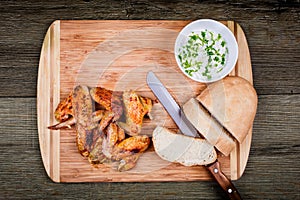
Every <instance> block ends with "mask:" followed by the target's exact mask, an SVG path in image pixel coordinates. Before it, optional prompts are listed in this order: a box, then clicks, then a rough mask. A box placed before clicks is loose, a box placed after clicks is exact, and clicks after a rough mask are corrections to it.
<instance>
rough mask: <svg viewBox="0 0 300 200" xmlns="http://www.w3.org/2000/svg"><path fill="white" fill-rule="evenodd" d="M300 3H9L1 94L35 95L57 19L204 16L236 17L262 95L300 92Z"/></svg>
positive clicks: (2, 19)
mask: <svg viewBox="0 0 300 200" xmlns="http://www.w3.org/2000/svg"><path fill="white" fill-rule="evenodd" d="M299 5H300V4H299V1H275V0H273V1H260V2H254V1H251V2H249V1H238V2H236V1H233V2H231V1H229V2H228V1H214V2H210V1H190V2H186V1H175V2H174V3H168V2H166V1H156V2H153V1H145V0H139V1H134V2H130V1H121V2H120V1H110V2H109V3H107V2H105V1H90V2H84V1H64V2H60V1H56V2H55V1H52V2H47V3H45V2H41V1H39V2H35V1H25V2H24V1H7V2H5V3H3V6H1V8H0V13H1V14H0V24H1V26H0V35H1V38H0V43H1V45H0V60H1V63H0V84H1V85H5V87H1V88H0V96H2V97H4V96H6V97H9V96H29V97H33V96H35V95H36V79H37V66H38V60H39V55H40V49H41V46H42V41H43V39H44V36H45V33H46V30H47V29H48V27H49V25H50V24H51V22H53V21H54V20H55V19H189V20H194V19H199V18H214V19H217V20H232V19H233V20H235V21H237V22H238V23H239V24H240V25H241V26H242V28H243V29H244V31H245V33H246V36H247V39H248V43H249V48H250V53H251V57H252V65H253V75H254V85H255V87H256V89H257V91H258V93H259V94H292V93H298V94H299V93H300V82H299V81H298V80H299V78H300V77H299V76H300V73H299V70H300V65H299V64H298V61H299V58H300V57H299V55H300V48H299V47H298V43H299V40H300V26H299V23H300V14H299V13H300V6H299ZM274 77H276V78H274ZM275 86H276V87H275Z"/></svg>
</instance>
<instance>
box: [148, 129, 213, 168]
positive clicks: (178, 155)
mask: <svg viewBox="0 0 300 200" xmlns="http://www.w3.org/2000/svg"><path fill="white" fill-rule="evenodd" d="M152 141H153V145H154V149H155V152H156V153H157V154H158V155H159V156H160V157H161V158H162V159H164V160H167V161H170V162H176V163H180V164H182V165H184V166H193V165H206V164H210V163H212V162H214V161H215V160H216V159H217V153H216V151H215V149H214V147H213V146H212V145H211V144H210V143H209V142H207V141H206V140H205V139H200V138H193V137H188V136H185V135H181V134H176V133H174V132H172V131H170V130H168V129H167V128H163V127H160V126H158V127H156V128H155V130H154V132H153V137H152Z"/></svg>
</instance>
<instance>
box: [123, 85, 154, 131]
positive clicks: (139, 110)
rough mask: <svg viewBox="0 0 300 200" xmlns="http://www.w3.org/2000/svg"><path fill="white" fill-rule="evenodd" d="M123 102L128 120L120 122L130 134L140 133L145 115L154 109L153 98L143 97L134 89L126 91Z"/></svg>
mask: <svg viewBox="0 0 300 200" xmlns="http://www.w3.org/2000/svg"><path fill="white" fill-rule="evenodd" d="M123 102H124V107H125V117H126V122H125V123H124V122H119V123H118V124H119V125H120V126H121V127H122V128H123V129H124V130H125V131H126V132H127V133H128V134H129V135H131V136H135V135H138V134H139V133H140V132H141V128H142V123H143V119H144V116H145V115H146V114H148V113H150V111H151V109H152V100H151V99H149V98H145V97H141V96H139V95H137V94H136V93H135V92H134V91H126V92H124V93H123Z"/></svg>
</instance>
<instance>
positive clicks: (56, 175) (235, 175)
mask: <svg viewBox="0 0 300 200" xmlns="http://www.w3.org/2000/svg"><path fill="white" fill-rule="evenodd" d="M64 21H65V20H64ZM105 21H106V20H105ZM149 21H151V20H149ZM171 21H172V20H171ZM173 21H187V22H189V21H190V20H173ZM222 22H224V23H234V24H235V27H240V25H239V24H238V23H236V22H234V21H222ZM59 25H60V20H56V21H54V22H53V23H52V24H51V26H50V27H49V29H48V31H47V34H46V36H45V40H46V37H47V35H51V34H50V32H53V33H55V34H54V35H57V36H58V38H59V35H60V33H59V30H60V28H59ZM242 32H243V31H242ZM53 33H52V34H53ZM243 36H244V37H245V35H244V33H243ZM48 37H50V36H48ZM56 38H57V37H56ZM50 40H51V38H50ZM58 41H59V39H58ZM246 42H247V40H246ZM44 45H45V41H44V43H43V47H42V52H43V50H44V49H45V48H46V47H44ZM56 45H57V44H56ZM58 46H59V42H58ZM246 46H247V51H248V54H249V48H248V45H247V43H246ZM42 52H41V58H42V55H43V53H42ZM58 54H59V51H58ZM49 56H51V55H49ZM249 59H250V54H249ZM58 60H59V56H58ZM249 62H250V71H251V80H249V81H250V82H251V83H252V68H251V61H250V60H249ZM42 67H43V65H41V61H40V65H39V80H38V96H37V97H38V99H37V100H38V101H37V103H38V106H37V109H39V106H40V105H41V102H40V101H41V99H40V98H39V97H40V96H39V95H40V94H41V91H40V90H41V86H40V81H41V80H40V74H41V72H40V70H41V68H42ZM49 67H50V66H49ZM52 67H53V66H52ZM58 69H59V62H58ZM234 70H235V71H238V70H236V68H235V69H234ZM56 72H57V71H56ZM247 80H248V79H247ZM57 84H58V85H57V86H58V87H56V89H57V88H58V89H59V70H58V82H57ZM58 91H60V90H58ZM52 92H53V90H52ZM57 93H58V94H57ZM57 93H52V94H53V95H54V96H53V98H52V101H56V100H58V101H59V99H60V98H59V92H57ZM54 97H55V98H54ZM57 103H58V102H57ZM51 105H52V107H53V105H57V104H55V103H53V102H52V104H51ZM54 109H55V108H52V109H51V110H54ZM40 116H41V114H40V113H39V111H38V129H39V140H40V149H41V154H42V159H43V164H44V166H45V170H46V172H47V174H48V176H49V177H50V178H51V179H52V180H53V181H54V182H61V179H60V165H59V162H60V160H59V145H60V144H59V131H51V132H50V131H49V130H48V133H46V132H47V131H45V132H43V131H41V127H40V124H41V122H40V120H39V119H40ZM50 118H51V119H49V123H46V124H52V122H54V121H53V119H52V118H53V115H51V116H50ZM51 120H52V121H51ZM50 133H51V136H49V135H50ZM249 134H250V143H248V144H250V145H249V148H248V149H247V148H246V149H247V152H246V154H247V157H246V158H244V159H243V160H244V161H245V163H243V164H242V165H241V166H239V169H238V170H237V171H234V170H231V173H230V177H231V179H232V180H237V179H239V178H240V177H241V176H242V174H243V173H244V170H245V168H246V165H247V161H248V156H249V153H250V146H251V137H252V131H251V130H250V131H249ZM41 135H42V136H41ZM57 136H58V137H57ZM43 137H44V138H46V137H48V138H47V140H49V141H50V140H51V141H52V142H55V143H56V145H57V144H58V146H57V148H58V149H56V150H57V152H56V153H57V156H56V157H55V156H54V155H53V153H52V154H51V155H50V156H49V155H48V156H49V157H46V156H45V147H42V146H43V145H41V144H42V143H43V141H42V138H43ZM51 147H52V148H53V145H52V146H51ZM51 147H48V148H51ZM48 151H49V150H48ZM48 153H49V152H48ZM243 155H245V154H243ZM239 156H240V155H239ZM47 159H48V161H47ZM49 162H50V163H49ZM52 162H54V165H53V163H52ZM230 162H231V161H230ZM230 168H231V167H230ZM203 180H205V181H206V179H203ZM207 180H210V179H207ZM156 181H158V180H154V181H153V180H150V181H146V182H156ZM159 181H164V180H159ZM166 181H168V180H166ZM182 181H195V180H182ZM201 181H202V180H201ZM95 182H97V181H95ZM112 182H120V181H112ZM121 182H122V181H121ZM124 182H129V181H124ZM143 182H145V181H143Z"/></svg>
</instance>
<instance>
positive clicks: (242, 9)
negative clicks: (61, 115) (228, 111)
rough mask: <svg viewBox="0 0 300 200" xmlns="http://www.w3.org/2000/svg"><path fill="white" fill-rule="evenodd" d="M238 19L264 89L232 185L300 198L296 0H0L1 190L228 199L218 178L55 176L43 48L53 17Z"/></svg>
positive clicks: (20, 195)
mask: <svg viewBox="0 0 300 200" xmlns="http://www.w3.org/2000/svg"><path fill="white" fill-rule="evenodd" d="M200 18H213V19H216V20H234V21H236V22H238V23H239V24H240V25H241V27H242V28H243V30H244V32H245V34H246V36H247V39H248V45H249V48H250V53H251V60H252V67H253V78H254V79H253V82H254V86H255V88H256V90H257V92H258V95H259V104H258V112H257V115H256V118H255V121H254V126H253V137H252V146H251V150H250V155H249V160H248V164H247V167H246V169H245V173H244V175H243V176H242V177H241V179H239V180H238V181H235V182H234V184H235V186H236V187H237V188H238V189H239V191H240V193H241V195H242V197H243V198H244V199H299V198H300V196H299V194H300V189H299V185H300V182H299V179H298V178H297V177H299V176H300V169H299V164H300V163H299V162H300V161H299V160H300V142H299V141H300V134H299V132H300V123H299V113H300V82H299V78H300V73H299V71H300V65H299V59H300V49H299V41H300V26H299V23H300V5H299V1H297V0H290V1H281V0H280V1H277V0H276V1H275V0H271V1H259V2H258V1H189V2H186V1H180V0H178V1H174V2H171V1H146V0H137V1H115V0H113V1H109V2H107V1H79V0H75V1H68V0H67V1H51V2H47V1H4V2H1V7H0V25H1V26H0V43H1V45H0V60H1V62H0V83H1V86H2V87H0V111H1V112H0V133H1V134H0V145H1V149H0V187H1V189H0V199H74V198H76V199H80V198H82V199H88V198H90V199H141V198H142V199H157V198H160V199H195V198H197V199H225V198H226V196H225V195H224V194H223V192H222V190H221V189H220V188H219V187H218V185H217V184H216V183H215V182H213V181H207V182H199V181H196V182H164V183H161V182H155V183H77V184H71V183H69V184H62V183H60V184H56V183H53V182H52V181H51V180H50V179H49V178H48V177H47V174H46V172H45V170H44V167H43V164H42V159H41V156H40V149H39V141H38V130H37V113H36V103H37V101H36V92H37V91H36V88H37V75H38V73H37V72H38V63H39V56H40V50H41V47H42V43H43V39H44V36H45V33H46V31H47V29H48V27H49V25H50V24H51V23H52V22H53V21H54V20H57V19H80V20H82V19H97V20H99V19H105V20H108V19H110V20H114V19H135V20H142V19H143V20H144V19H172V20H195V19H200Z"/></svg>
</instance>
